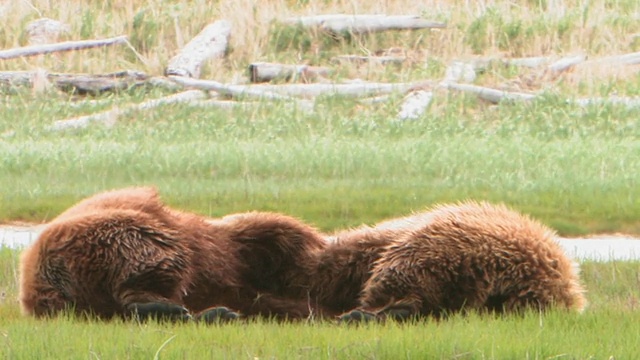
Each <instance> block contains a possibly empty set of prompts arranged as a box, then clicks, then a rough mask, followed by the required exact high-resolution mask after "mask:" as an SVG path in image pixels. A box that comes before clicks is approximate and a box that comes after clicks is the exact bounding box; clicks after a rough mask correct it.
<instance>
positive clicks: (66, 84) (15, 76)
mask: <svg viewBox="0 0 640 360" xmlns="http://www.w3.org/2000/svg"><path fill="white" fill-rule="evenodd" d="M42 73H43V74H44V77H45V78H46V80H47V81H49V82H50V83H51V84H53V85H54V86H55V87H57V88H58V89H60V90H62V91H66V92H72V93H75V94H87V93H89V94H100V93H104V92H114V91H119V90H125V89H129V88H132V87H135V86H140V85H143V84H145V83H146V81H147V80H148V79H149V77H148V76H147V75H146V74H145V73H143V72H140V71H134V70H125V71H119V72H114V73H109V74H55V73H53V74H51V73H46V72H38V71H2V72H0V85H4V86H9V87H16V86H28V87H33V86H34V83H35V79H36V77H38V76H40V77H42Z"/></svg>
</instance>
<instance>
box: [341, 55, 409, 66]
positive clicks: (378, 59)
mask: <svg viewBox="0 0 640 360" xmlns="http://www.w3.org/2000/svg"><path fill="white" fill-rule="evenodd" d="M406 60H407V58H406V57H401V56H359V55H338V56H334V57H332V58H331V60H330V61H331V62H332V63H334V64H335V63H337V64H341V63H344V62H350V63H358V64H363V63H367V62H368V63H373V64H381V65H386V64H402V63H403V62H405V61H406Z"/></svg>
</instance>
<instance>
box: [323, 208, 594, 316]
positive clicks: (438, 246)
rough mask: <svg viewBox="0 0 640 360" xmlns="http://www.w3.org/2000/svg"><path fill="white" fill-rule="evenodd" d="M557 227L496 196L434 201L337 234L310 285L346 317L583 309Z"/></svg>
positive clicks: (580, 291)
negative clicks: (477, 200)
mask: <svg viewBox="0 0 640 360" xmlns="http://www.w3.org/2000/svg"><path fill="white" fill-rule="evenodd" d="M554 236H555V234H554V232H553V231H551V230H550V229H549V228H547V227H545V226H543V225H542V224H540V223H538V222H536V221H534V220H532V219H530V218H529V217H527V216H523V215H521V214H519V213H516V212H514V211H511V210H509V209H508V208H506V207H505V206H502V205H497V206H496V205H491V204H487V203H475V202H465V203H460V204H456V205H442V206H437V207H435V208H433V209H432V210H430V211H427V212H423V213H419V214H416V215H413V216H409V217H405V218H399V219H394V220H391V221H386V222H383V223H380V224H378V225H376V226H374V227H367V226H364V227H361V228H358V229H355V230H352V231H346V232H342V233H338V234H336V235H335V236H334V238H333V239H332V240H333V242H332V244H330V245H329V246H328V248H327V249H326V250H325V251H324V252H323V253H322V254H321V255H320V259H319V261H318V264H317V265H316V266H315V271H316V273H315V274H314V276H313V278H314V279H316V281H315V282H314V284H313V292H312V294H313V296H314V297H316V298H318V299H319V300H320V302H319V303H320V304H321V305H323V306H325V307H326V310H329V311H332V312H337V313H339V312H342V311H346V313H345V314H344V316H343V317H342V318H343V319H345V320H352V319H353V320H362V319H366V318H368V317H374V318H375V317H393V318H400V319H402V318H407V317H415V316H426V315H428V316H436V317H437V316H441V315H444V314H447V313H451V312H457V311H460V310H464V309H473V310H480V311H495V312H502V311H506V312H518V311H521V310H523V309H525V308H536V309H546V308H549V307H550V306H558V307H563V308H568V309H575V310H578V311H581V310H582V309H583V308H584V306H585V304H586V300H585V298H584V290H583V288H582V286H581V285H580V282H579V278H578V274H577V266H576V265H575V264H574V263H573V262H572V261H571V260H569V259H568V258H567V256H566V255H565V253H564V251H563V250H562V248H561V247H560V246H559V245H558V244H557V243H556V241H555V240H554ZM352 309H355V311H351V310H352ZM363 314H369V315H363ZM363 316H364V317H363Z"/></svg>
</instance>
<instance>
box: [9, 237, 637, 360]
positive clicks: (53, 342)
mask: <svg viewBox="0 0 640 360" xmlns="http://www.w3.org/2000/svg"><path fill="white" fill-rule="evenodd" d="M17 256H18V252H17V251H15V250H9V249H0V291H1V292H2V294H3V297H2V299H1V300H0V335H1V337H0V344H1V345H0V357H1V358H6V359H27V358H32V359H34V358H38V359H45V358H47V359H61V358H65V359H81V358H91V359H149V358H162V359H176V358H184V359H196V358H197V359H202V358H209V359H292V358H295V359H359V358H364V359H398V358H406V359H414V358H420V359H424V358H429V359H554V358H558V359H610V358H615V359H631V358H635V356H636V355H637V354H638V352H639V351H640V344H639V343H638V341H637V339H638V335H640V325H639V324H640V312H639V311H638V306H639V302H638V301H639V300H640V287H638V279H639V276H640V272H639V268H640V264H639V263H637V262H584V263H582V273H583V281H584V283H585V285H586V287H587V289H588V298H589V301H590V305H589V307H588V308H587V310H585V312H584V313H583V314H575V313H565V312H550V313H546V314H539V313H535V312H530V313H527V314H525V315H524V316H506V317H492V316H480V315H477V314H470V315H467V316H462V315H457V316H454V317H452V318H450V319H447V320H443V321H440V322H435V321H423V322H419V323H413V324H404V325H400V324H395V323H387V324H382V325H380V324H378V325H374V324H371V325H364V326H346V325H339V324H335V323H332V322H319V321H315V322H314V321H311V322H308V323H299V324H291V323H285V324H281V323H280V324H279V323H272V322H269V321H257V322H251V323H248V324H247V323H234V324H227V325H222V326H203V325H199V324H192V323H187V324H173V325H172V324H159V323H155V322H151V323H144V324H138V323H135V322H121V321H113V322H97V321H85V320H78V319H73V318H70V317H64V316H63V317H60V318H56V319H51V320H36V319H31V318H22V316H21V315H20V313H19V309H18V304H17V301H16V300H15V297H16V291H17V288H16V274H15V266H16V264H17Z"/></svg>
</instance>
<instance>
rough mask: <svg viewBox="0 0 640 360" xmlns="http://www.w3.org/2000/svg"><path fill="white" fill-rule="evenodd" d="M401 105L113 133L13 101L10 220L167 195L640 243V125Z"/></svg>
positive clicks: (466, 101)
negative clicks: (464, 212)
mask: <svg viewBox="0 0 640 360" xmlns="http://www.w3.org/2000/svg"><path fill="white" fill-rule="evenodd" d="M139 98H140V94H139V93H136V92H134V93H132V94H129V95H126V94H125V95H122V96H119V97H116V98H111V100H109V98H107V99H106V100H107V101H109V102H110V103H116V104H117V103H121V102H125V101H139ZM400 100H401V99H399V98H396V99H395V100H394V99H392V100H391V102H390V103H389V104H387V105H382V106H380V107H374V108H369V107H363V106H361V105H359V104H357V103H356V102H353V101H351V100H345V99H339V98H326V99H324V100H321V101H320V102H319V103H318V104H316V110H315V111H314V112H313V113H304V112H302V111H298V110H295V109H290V108H288V107H286V106H285V105H284V104H278V103H275V104H266V103H265V104H262V105H258V106H256V107H254V108H246V109H235V110H216V109H211V108H207V109H198V108H190V107H187V106H179V105H173V106H167V107H163V108H161V109H157V110H154V111H149V112H145V113H132V114H129V115H128V116H125V117H123V118H121V119H120V120H119V122H118V123H117V124H116V126H115V127H113V128H110V129H106V128H104V127H102V126H101V125H95V126H91V127H89V128H88V129H84V130H80V131H67V132H63V133H52V132H49V131H47V130H45V128H46V126H48V125H49V124H50V123H51V122H52V120H54V119H60V118H67V117H72V116H77V115H81V114H83V113H85V112H86V111H87V110H86V109H87V107H88V105H87V106H80V107H79V108H70V107H67V106H63V103H61V102H60V101H59V99H58V98H55V97H53V98H52V97H46V96H45V97H38V98H36V97H33V96H32V95H30V94H19V95H13V96H8V97H6V108H7V109H8V111H7V113H6V116H5V117H4V118H2V119H0V133H2V132H5V131H12V132H13V133H12V134H11V135H10V136H5V137H4V138H3V139H2V141H0V168H1V169H2V171H0V201H1V203H0V219H4V220H6V221H7V220H27V221H46V220H50V219H51V218H53V217H54V216H55V215H56V214H58V213H60V212H61V211H63V210H64V209H65V208H67V207H68V206H70V205H72V204H73V203H74V202H76V201H78V200H79V199H81V198H83V197H85V196H88V195H91V194H93V193H95V192H98V191H102V190H106V189H111V188H116V187H123V186H128V185H155V186H157V187H158V188H159V189H160V191H161V194H162V195H163V197H164V198H165V199H166V200H167V202H169V203H170V204H172V205H173V206H177V207H180V208H183V209H186V210H190V211H195V212H199V213H203V214H205V215H210V216H220V215H224V214H227V213H230V212H236V211H246V210H253V209H261V210H274V211H282V212H286V213H289V214H292V215H296V216H299V217H302V218H304V219H305V220H307V221H309V222H311V223H314V224H316V225H317V226H319V227H321V228H322V229H325V230H329V229H334V228H336V227H344V226H352V225H357V224H360V223H363V222H367V223H370V222H374V221H378V220H380V219H382V218H386V217H391V216H401V215H404V214H407V213H409V212H411V211H415V210H420V209H422V208H424V207H427V206H429V205H431V204H434V203H440V202H452V201H458V200H464V199H476V200H489V201H494V202H504V203H507V204H509V205H511V206H513V207H515V208H517V209H519V210H521V211H523V212H527V213H530V214H532V215H533V216H534V217H537V218H539V219H541V220H542V221H544V222H546V223H547V224H549V225H550V226H552V227H554V228H556V229H557V230H559V231H560V232H561V233H562V234H565V235H578V234H584V233H590V232H611V231H623V232H628V233H640V227H639V224H638V221H637V219H638V218H640V184H639V182H640V180H639V179H640V178H638V176H637V174H638V171H639V170H640V157H639V156H637V154H639V153H640V141H639V140H638V139H640V127H639V126H638V125H639V123H638V120H637V118H638V111H637V110H627V109H624V108H621V107H614V106H608V107H595V106H594V107H592V108H587V109H581V108H578V107H575V106H572V105H567V104H565V103H563V102H561V101H559V100H558V99H557V97H556V96H554V95H552V94H549V95H548V96H546V97H544V98H542V99H541V100H539V101H536V102H534V103H533V104H530V105H526V104H513V105H501V106H499V107H494V108H487V107H486V106H484V105H483V104H480V103H478V102H477V101H476V100H475V99H473V98H467V97H464V96H463V97H460V96H456V97H452V96H445V95H439V96H438V97H437V98H436V100H435V101H436V102H438V104H437V105H434V106H433V107H432V109H431V110H430V111H429V112H428V113H427V114H425V116H423V117H422V118H420V119H418V120H416V121H407V122H398V121H396V120H393V117H394V116H395V112H396V111H397V110H396V109H397V106H398V104H399V101H400ZM440 107H442V108H440ZM92 109H93V108H92ZM91 111H96V110H95V109H93V110H91Z"/></svg>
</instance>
